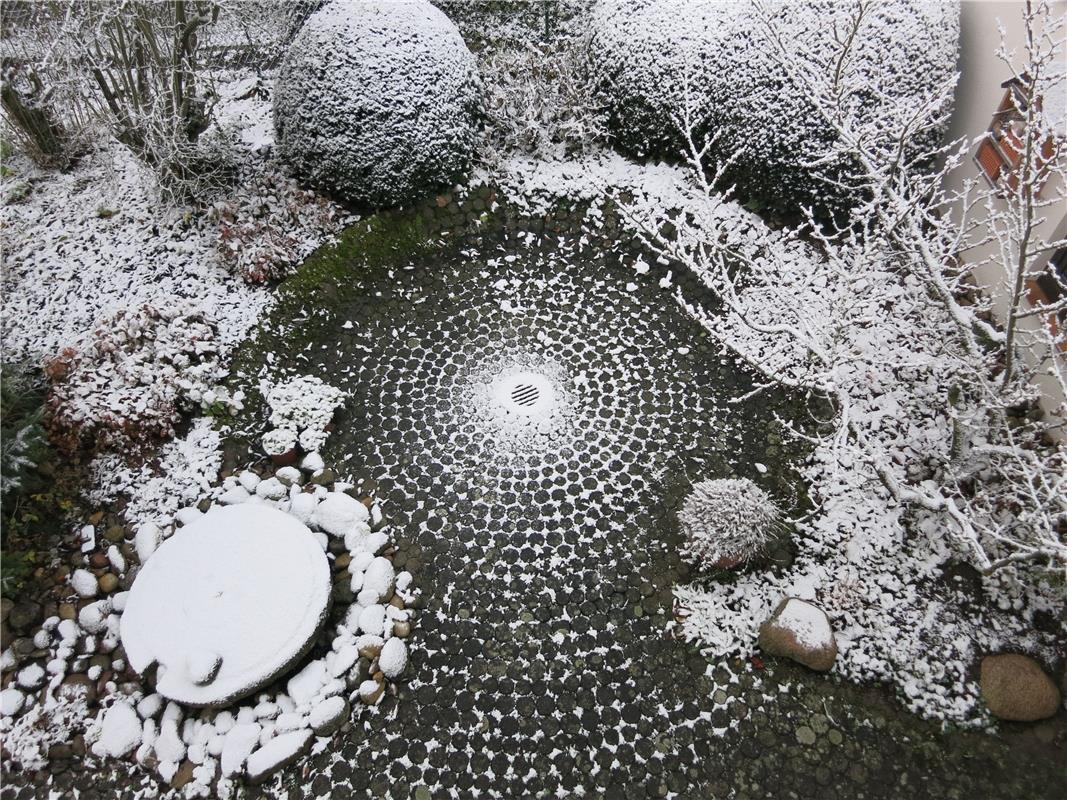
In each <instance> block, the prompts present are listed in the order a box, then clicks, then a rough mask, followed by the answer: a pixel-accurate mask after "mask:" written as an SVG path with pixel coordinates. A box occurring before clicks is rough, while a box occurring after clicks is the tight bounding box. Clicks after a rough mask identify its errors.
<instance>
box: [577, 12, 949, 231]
mask: <svg viewBox="0 0 1067 800" xmlns="http://www.w3.org/2000/svg"><path fill="white" fill-rule="evenodd" d="M852 5H853V4H851V3H841V2H838V0H809V1H808V2H803V3H801V2H782V0H777V2H776V0H770V1H769V2H765V3H764V7H765V8H767V9H768V10H769V11H770V13H771V14H772V15H773V17H774V18H775V20H776V27H778V28H779V29H780V30H784V31H785V32H786V39H787V40H788V41H790V42H799V43H801V44H802V45H803V46H805V47H811V48H812V49H813V50H814V51H815V53H816V54H817V55H819V56H825V58H824V60H825V61H826V62H827V68H828V69H829V68H830V67H829V63H828V62H829V60H830V53H831V48H832V46H833V41H832V33H833V28H834V25H835V23H836V24H837V25H839V26H843V24H844V22H845V15H846V14H847V13H848V12H849V11H850V10H851V9H852ZM958 38H959V7H958V3H956V2H953V1H952V0H878V2H876V3H872V4H871V5H870V8H869V11H868V13H867V15H866V17H865V20H864V22H863V27H862V29H861V33H860V36H859V37H858V48H857V50H856V63H857V67H858V69H859V70H861V71H862V73H863V74H864V75H865V76H867V77H868V78H869V79H870V80H871V83H872V84H873V85H875V86H877V87H879V88H880V90H881V91H882V92H884V93H885V97H884V99H882V100H879V99H877V98H875V97H872V98H871V99H870V102H869V103H868V104H867V105H866V108H867V109H868V110H869V112H870V113H872V114H875V113H877V112H878V110H879V108H880V103H883V102H885V103H891V102H892V101H893V99H894V98H900V97H907V96H912V95H915V94H917V93H920V92H925V91H928V90H930V89H932V88H934V87H936V86H938V85H939V84H940V83H941V82H942V81H944V80H945V79H947V78H949V77H950V76H951V75H952V74H953V71H954V69H955V65H956V49H957V42H958ZM773 48H774V45H773V44H772V43H771V42H770V41H769V40H768V37H767V35H766V34H765V33H764V32H763V31H762V30H761V27H760V23H759V22H758V19H757V14H756V11H755V9H754V4H753V2H751V0H602V2H601V3H599V4H598V5H597V6H596V8H595V9H594V11H593V15H592V21H591V26H590V48H589V53H590V59H591V62H592V67H593V72H594V77H595V81H596V85H597V90H598V94H599V98H600V100H601V102H602V103H603V105H604V106H605V108H606V109H607V112H608V115H609V120H610V123H611V125H612V128H613V133H614V136H615V141H616V142H617V144H618V145H619V146H620V147H621V148H622V149H623V150H625V151H627V152H629V153H631V154H633V155H636V156H638V157H650V156H651V157H666V158H678V157H681V155H682V148H683V140H682V137H681V135H680V132H679V128H678V124H677V115H678V112H679V111H680V110H681V109H682V108H683V97H684V94H685V90H686V89H687V88H688V93H689V96H690V99H691V101H693V102H694V105H695V110H696V114H695V116H696V117H697V118H699V119H700V120H701V124H700V126H699V127H698V132H699V133H700V134H701V135H708V134H710V133H712V132H717V133H718V135H719V139H718V142H717V145H716V147H715V151H714V152H713V153H712V155H713V156H718V157H720V158H723V157H725V156H726V155H728V154H730V153H732V152H734V151H735V150H739V151H740V157H739V158H738V159H737V161H736V163H735V166H734V168H733V171H732V174H731V175H730V176H729V177H730V179H731V181H733V182H734V183H736V185H737V187H738V189H739V190H740V191H741V193H742V194H743V195H745V196H748V197H749V198H758V199H760V200H762V201H763V202H764V203H765V204H767V205H769V206H772V207H774V208H776V209H777V210H779V211H784V212H793V211H796V210H797V209H798V208H799V207H800V206H802V205H804V206H806V205H814V206H815V207H816V208H818V209H824V210H825V209H828V208H829V209H832V208H833V207H834V206H840V205H841V204H842V203H843V202H848V199H849V198H848V196H847V193H842V192H840V191H838V190H834V189H833V188H831V187H830V185H829V184H827V182H826V181H823V180H821V179H820V178H819V175H820V174H823V175H827V174H828V175H829V177H833V178H837V177H840V176H841V174H842V170H846V171H847V168H848V165H842V164H837V165H831V166H830V167H827V166H826V165H822V166H818V167H814V166H809V165H806V163H805V162H808V161H810V160H811V158H812V155H813V154H814V153H818V152H819V151H820V149H821V148H823V147H825V145H826V144H827V143H828V141H829V137H830V135H831V134H830V133H829V132H828V131H827V129H826V125H825V123H824V121H823V120H822V119H821V118H820V117H819V115H818V112H817V111H816V110H815V108H814V106H813V104H812V102H811V100H810V99H809V98H808V97H806V96H805V93H804V92H803V90H801V89H800V88H798V87H797V86H795V85H794V84H793V83H792V82H791V80H790V78H789V77H788V75H786V74H785V73H784V71H783V69H782V68H781V66H780V65H779V64H777V63H776V61H775V59H774V57H773V56H772V52H773ZM940 135H941V132H940V131H937V132H934V133H933V134H932V135H930V136H928V137H927V138H926V140H923V141H916V142H914V143H913V144H914V148H913V151H914V152H915V153H921V152H924V151H925V149H926V148H928V147H930V146H931V145H934V144H936V143H937V140H939V139H940Z"/></svg>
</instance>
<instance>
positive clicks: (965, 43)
mask: <svg viewBox="0 0 1067 800" xmlns="http://www.w3.org/2000/svg"><path fill="white" fill-rule="evenodd" d="M1051 5H1052V8H1053V11H1054V12H1055V13H1057V14H1060V15H1063V14H1065V13H1067V0H1058V1H1057V2H1054V3H1052V4H1051ZM1022 9H1023V3H1022V0H964V2H963V3H962V4H961V13H960V56H959V71H960V80H959V83H958V85H957V88H956V104H955V112H954V114H953V117H952V120H951V122H950V125H949V133H948V135H949V141H954V140H956V139H958V138H961V137H966V138H968V139H969V140H971V146H970V150H969V152H968V155H967V160H966V163H965V164H964V165H963V167H962V168H961V169H960V170H958V171H957V173H956V174H954V175H952V176H950V179H949V186H950V188H953V189H959V188H961V187H962V186H963V183H964V181H965V180H966V179H968V178H972V179H973V178H979V179H981V172H980V170H979V168H978V166H977V165H976V164H975V163H974V161H973V160H972V156H973V155H974V152H975V150H976V145H975V142H976V141H977V140H978V139H979V138H980V137H981V136H982V135H983V134H984V133H985V131H986V130H987V129H988V128H989V125H990V122H991V121H992V119H993V114H994V112H996V110H997V107H998V105H999V104H1000V101H1001V99H1002V98H1003V96H1004V89H1003V88H1001V84H1002V83H1003V82H1004V81H1006V80H1008V79H1009V78H1010V77H1011V72H1010V71H1009V69H1008V67H1007V65H1005V64H1004V63H1003V62H1002V61H1001V60H1000V59H999V58H998V57H997V56H996V55H995V53H996V50H997V48H998V47H999V46H1000V44H1001V32H1000V29H999V27H998V20H999V23H1000V25H1002V26H1003V28H1004V34H1005V41H1006V43H1007V46H1008V48H1009V49H1016V50H1017V51H1018V52H1020V53H1021V52H1022V49H1023V42H1024V30H1023V21H1022ZM1017 63H1018V62H1017ZM1055 189H1056V187H1055V186H1053V185H1049V186H1046V187H1045V188H1044V189H1043V191H1042V195H1043V196H1052V193H1054V191H1055ZM1045 213H1046V214H1047V217H1048V218H1047V219H1046V220H1045V222H1044V223H1043V224H1042V225H1041V226H1040V228H1039V233H1040V234H1041V235H1042V236H1043V237H1044V238H1048V239H1053V238H1055V236H1056V235H1061V236H1062V235H1063V234H1064V233H1065V232H1067V208H1059V209H1048V210H1046V212H1045ZM994 254H995V245H992V244H991V245H989V246H987V247H985V248H984V249H980V250H976V251H974V252H971V253H969V254H967V259H968V261H971V262H972V263H978V262H982V261H984V260H985V259H986V258H988V257H990V256H992V255H994ZM1049 255H1051V253H1050V254H1049ZM975 280H976V281H977V283H978V284H979V286H981V288H982V289H983V290H984V291H985V293H986V295H987V296H988V297H989V298H991V299H992V301H993V308H994V312H995V313H996V314H997V315H998V317H999V318H1000V319H1001V320H1003V318H1004V314H1005V311H1006V309H1007V307H1008V303H1009V299H1008V298H1009V296H1010V295H1009V292H1008V289H1007V285H1006V282H1005V276H1004V274H1003V273H1002V271H1001V270H1000V269H998V268H997V267H996V266H994V265H989V264H985V265H982V266H980V267H978V268H977V269H976V271H975ZM1042 324H1044V323H1043V321H1042V320H1041V319H1039V318H1038V317H1033V318H1030V319H1029V320H1026V321H1025V322H1024V325H1029V326H1030V327H1031V328H1034V327H1036V326H1038V325H1042ZM1060 358H1061V362H1060V363H1061V367H1063V368H1067V364H1064V363H1063V360H1062V359H1063V358H1064V356H1062V355H1061V357H1060ZM1030 360H1031V363H1032V362H1033V360H1034V357H1033V356H1031V359H1030ZM1041 389H1042V392H1043V397H1042V405H1043V406H1045V408H1046V409H1051V408H1055V407H1057V406H1059V405H1060V404H1061V403H1063V402H1065V401H1067V398H1064V397H1063V396H1062V393H1061V391H1060V388H1059V386H1058V384H1057V383H1055V382H1053V381H1052V380H1051V379H1048V378H1046V379H1044V380H1042V382H1041Z"/></svg>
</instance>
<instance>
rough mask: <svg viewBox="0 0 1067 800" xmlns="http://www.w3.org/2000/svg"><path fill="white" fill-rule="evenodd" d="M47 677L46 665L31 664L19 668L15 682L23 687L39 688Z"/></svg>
mask: <svg viewBox="0 0 1067 800" xmlns="http://www.w3.org/2000/svg"><path fill="white" fill-rule="evenodd" d="M46 677H47V675H46V673H45V670H44V667H42V666H41V665H40V664H30V665H28V666H25V667H23V668H22V669H20V670H19V673H18V675H16V676H15V683H17V684H18V685H19V686H20V687H22V688H23V689H39V688H41V686H42V685H43V684H44V681H45V678H46Z"/></svg>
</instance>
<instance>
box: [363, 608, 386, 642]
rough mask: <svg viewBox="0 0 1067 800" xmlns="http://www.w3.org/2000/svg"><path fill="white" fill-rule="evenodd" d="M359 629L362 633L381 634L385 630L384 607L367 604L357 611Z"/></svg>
mask: <svg viewBox="0 0 1067 800" xmlns="http://www.w3.org/2000/svg"><path fill="white" fill-rule="evenodd" d="M359 629H360V630H361V631H362V632H363V633H369V634H371V635H373V636H381V635H382V634H383V633H384V632H385V608H384V607H382V606H380V605H373V606H367V607H366V608H364V609H363V610H362V611H360V612H359Z"/></svg>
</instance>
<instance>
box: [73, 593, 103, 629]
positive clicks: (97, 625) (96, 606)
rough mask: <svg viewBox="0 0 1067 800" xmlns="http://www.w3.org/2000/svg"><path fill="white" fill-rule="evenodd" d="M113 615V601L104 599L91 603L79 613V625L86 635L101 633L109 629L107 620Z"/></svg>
mask: <svg viewBox="0 0 1067 800" xmlns="http://www.w3.org/2000/svg"><path fill="white" fill-rule="evenodd" d="M110 613H111V600H110V599H108V598H104V599H103V600H97V601H96V602H95V603H89V604H88V605H86V606H84V607H83V608H82V609H81V610H80V611H79V612H78V624H79V625H80V626H81V627H82V630H84V631H85V632H86V633H101V632H102V631H103V630H104V628H106V627H107V618H108V615H109V614H110Z"/></svg>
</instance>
